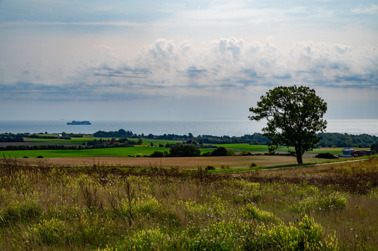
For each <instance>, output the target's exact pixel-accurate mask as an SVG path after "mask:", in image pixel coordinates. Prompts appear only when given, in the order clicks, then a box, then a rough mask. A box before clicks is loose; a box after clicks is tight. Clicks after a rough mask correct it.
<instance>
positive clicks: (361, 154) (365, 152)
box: [352, 151, 371, 157]
mask: <svg viewBox="0 0 378 251" xmlns="http://www.w3.org/2000/svg"><path fill="white" fill-rule="evenodd" d="M370 154H371V151H355V152H353V153H352V156H353V157H363V156H365V155H370Z"/></svg>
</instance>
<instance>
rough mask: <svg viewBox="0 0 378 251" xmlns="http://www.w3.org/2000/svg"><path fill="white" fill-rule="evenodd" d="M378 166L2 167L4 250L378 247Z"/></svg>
mask: <svg viewBox="0 0 378 251" xmlns="http://www.w3.org/2000/svg"><path fill="white" fill-rule="evenodd" d="M377 167H378V160H377V159H374V158H373V159H369V160H366V161H360V162H353V163H339V164H333V165H323V166H317V167H306V168H293V169H288V170H276V171H255V172H248V173H243V174H241V173H239V174H233V175H231V174H209V173H208V172H206V171H205V170H198V171H195V172H193V171H192V172H187V171H186V172H184V171H179V170H178V169H175V168H171V169H161V168H149V170H148V171H146V170H144V171H136V169H133V168H123V167H105V166H95V165H94V166H91V167H86V168H77V167H51V166H46V165H45V164H43V162H41V164H40V165H39V166H37V167H36V166H34V167H31V166H27V165H26V164H21V163H19V162H17V161H15V160H9V159H3V163H1V164H0V249H1V250H20V249H34V250H41V249H68V250H83V249H102V250H114V249H118V250H124V249H126V250H128V249H136V250H146V249H147V250H148V249H158V250H187V249H189V250H197V249H207V250H209V249H210V250H211V249H212V250H218V249H222V250H262V249H265V250H266V249H268V250H292V249H293V250H338V249H341V250H358V249H363V250H376V248H377V247H378V236H377V233H378V231H377V226H378V219H377V217H376V208H377V206H378V190H377V180H378V169H377Z"/></svg>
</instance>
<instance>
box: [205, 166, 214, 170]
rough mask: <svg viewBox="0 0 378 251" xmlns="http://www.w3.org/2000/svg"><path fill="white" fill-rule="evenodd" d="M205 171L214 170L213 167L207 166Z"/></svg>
mask: <svg viewBox="0 0 378 251" xmlns="http://www.w3.org/2000/svg"><path fill="white" fill-rule="evenodd" d="M206 170H207V171H210V170H215V167H213V166H207V167H206Z"/></svg>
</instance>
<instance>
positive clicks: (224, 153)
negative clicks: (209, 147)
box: [211, 146, 235, 156]
mask: <svg viewBox="0 0 378 251" xmlns="http://www.w3.org/2000/svg"><path fill="white" fill-rule="evenodd" d="M234 155H235V153H234V152H233V151H230V150H227V149H226V148H224V147H223V146H219V147H218V148H217V149H215V150H214V151H213V152H212V153H211V156H234Z"/></svg>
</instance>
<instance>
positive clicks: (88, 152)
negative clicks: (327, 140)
mask: <svg viewBox="0 0 378 251" xmlns="http://www.w3.org/2000/svg"><path fill="white" fill-rule="evenodd" d="M95 139H97V140H99V139H109V138H95V137H93V136H91V135H84V137H82V138H80V137H77V138H76V137H72V138H71V139H46V138H25V144H27V143H45V144H46V143H51V144H58V143H64V144H70V145H82V144H83V143H84V142H88V141H93V140H95ZM132 140H137V139H132ZM178 142H182V141H175V140H158V139H143V143H142V146H135V147H119V148H100V149H84V150H14V151H3V155H4V156H5V157H7V158H9V157H11V158H24V157H28V158H37V157H38V156H42V157H44V158H62V157H136V156H149V155H151V154H152V153H153V152H154V151H161V152H164V151H169V148H165V147H157V146H158V145H163V146H165V145H166V144H175V143H178ZM151 143H152V144H153V145H154V146H153V147H150V145H151ZM214 146H218V147H220V146H221V147H225V148H227V149H228V150H231V151H233V152H235V154H236V155H238V154H240V153H241V152H251V153H261V152H268V147H267V146H266V145H250V144H246V143H244V144H243V143H242V144H215V145H214ZM342 149H343V148H318V149H314V150H312V151H308V152H307V153H312V154H318V153H324V152H328V153H331V154H334V155H340V154H342V152H341V151H342ZM213 150H214V149H213V148H203V149H201V153H202V154H203V153H206V152H211V151H213ZM355 150H369V149H368V148H355ZM276 152H278V153H287V152H288V148H287V147H280V148H278V149H277V150H276Z"/></svg>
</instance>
